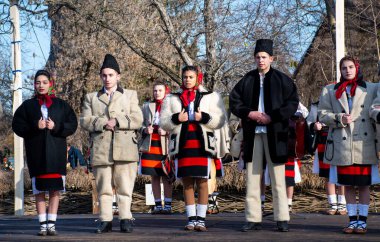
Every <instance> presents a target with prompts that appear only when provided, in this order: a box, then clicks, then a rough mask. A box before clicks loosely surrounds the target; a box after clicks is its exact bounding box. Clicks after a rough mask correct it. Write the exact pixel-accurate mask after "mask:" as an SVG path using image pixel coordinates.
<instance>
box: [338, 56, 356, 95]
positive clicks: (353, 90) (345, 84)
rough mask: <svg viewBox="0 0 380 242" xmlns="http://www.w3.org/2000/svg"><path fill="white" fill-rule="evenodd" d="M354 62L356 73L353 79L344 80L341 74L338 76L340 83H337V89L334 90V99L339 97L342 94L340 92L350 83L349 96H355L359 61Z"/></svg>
mask: <svg viewBox="0 0 380 242" xmlns="http://www.w3.org/2000/svg"><path fill="white" fill-rule="evenodd" d="M354 64H355V68H356V74H355V77H354V79H352V80H345V79H344V78H343V75H342V76H341V77H340V81H341V84H340V85H339V87H338V89H337V90H336V92H335V97H336V99H339V98H340V97H341V96H342V94H343V93H344V92H345V91H346V88H347V86H348V85H351V90H350V94H351V97H353V96H355V90H356V87H357V86H358V82H357V80H358V75H359V62H358V61H355V62H354Z"/></svg>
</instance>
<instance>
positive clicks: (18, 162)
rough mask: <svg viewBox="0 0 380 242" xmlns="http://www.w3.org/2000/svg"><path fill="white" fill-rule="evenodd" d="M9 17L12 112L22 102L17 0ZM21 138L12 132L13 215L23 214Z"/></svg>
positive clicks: (12, 4)
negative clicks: (13, 165) (10, 31)
mask: <svg viewBox="0 0 380 242" xmlns="http://www.w3.org/2000/svg"><path fill="white" fill-rule="evenodd" d="M10 17H11V21H12V27H13V28H12V45H11V46H12V73H13V78H14V80H13V114H14V113H15V111H16V110H17V108H18V107H19V106H20V105H21V103H22V72H21V46H20V42H21V39H20V22H19V21H20V15H19V11H18V1H17V0H11V1H10ZM23 143H24V142H23V139H22V138H21V137H19V136H17V135H16V134H14V149H13V153H14V161H15V170H14V172H15V173H14V174H15V175H14V182H15V183H14V188H15V195H14V198H15V206H14V213H15V215H24V145H23Z"/></svg>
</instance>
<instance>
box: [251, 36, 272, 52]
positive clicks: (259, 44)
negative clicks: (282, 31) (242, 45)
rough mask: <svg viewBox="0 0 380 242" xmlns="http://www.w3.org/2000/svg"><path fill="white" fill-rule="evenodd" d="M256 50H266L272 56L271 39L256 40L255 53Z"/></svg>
mask: <svg viewBox="0 0 380 242" xmlns="http://www.w3.org/2000/svg"><path fill="white" fill-rule="evenodd" d="M258 52H266V53H268V54H269V55H270V56H273V41H272V40H270V39H259V40H257V41H256V47H255V54H254V55H256V54H257V53H258Z"/></svg>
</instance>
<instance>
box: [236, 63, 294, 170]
mask: <svg viewBox="0 0 380 242" xmlns="http://www.w3.org/2000/svg"><path fill="white" fill-rule="evenodd" d="M259 96H260V76H259V72H258V70H257V69H256V70H253V71H250V72H248V73H247V74H246V75H245V76H244V77H243V78H242V79H241V80H240V81H239V82H238V83H237V84H236V85H235V87H234V89H233V90H232V91H231V93H230V103H229V104H230V110H231V112H232V113H233V114H235V115H236V116H237V117H239V118H241V120H242V124H243V137H244V142H243V152H244V157H243V159H244V161H245V162H251V161H252V152H253V145H254V139H255V129H256V126H257V122H255V121H252V120H250V119H249V118H248V114H249V112H251V111H257V110H258V105H259ZM298 102H299V99H298V94H297V88H296V86H295V84H294V82H293V80H292V79H290V77H288V76H287V75H285V74H284V73H282V72H280V71H278V70H276V69H273V68H272V67H271V68H270V70H269V71H268V72H267V73H266V74H265V79H264V108H265V113H266V114H268V115H269V116H270V117H271V120H272V121H271V123H269V124H268V125H267V126H266V127H267V136H268V145H269V153H270V156H271V160H272V162H273V163H286V161H287V158H288V129H289V118H290V117H291V116H292V115H293V114H294V113H295V112H296V111H297V107H298Z"/></svg>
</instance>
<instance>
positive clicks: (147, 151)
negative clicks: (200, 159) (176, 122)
mask: <svg viewBox="0 0 380 242" xmlns="http://www.w3.org/2000/svg"><path fill="white" fill-rule="evenodd" d="M169 93H170V90H169V87H168V86H167V85H166V84H165V83H164V82H161V81H157V82H155V83H154V85H153V97H154V100H153V102H146V103H144V104H143V108H142V110H143V115H144V122H143V128H142V133H143V137H144V139H143V142H142V145H141V147H140V151H142V154H141V158H140V164H139V174H140V175H150V176H151V178H152V190H153V196H154V200H155V206H154V209H153V210H152V214H160V213H161V214H170V213H171V210H172V206H171V204H172V190H173V186H172V184H171V182H169V180H168V179H165V178H166V174H165V172H164V170H163V168H162V163H161V162H162V161H163V160H165V158H166V156H167V155H168V133H167V132H166V131H165V130H163V129H162V128H160V126H159V125H158V124H159V122H160V113H161V107H162V102H163V100H164V98H165V97H166V95H167V94H169ZM161 177H163V179H162V183H163V188H164V196H165V198H164V206H162V201H161V184H160V183H161Z"/></svg>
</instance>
